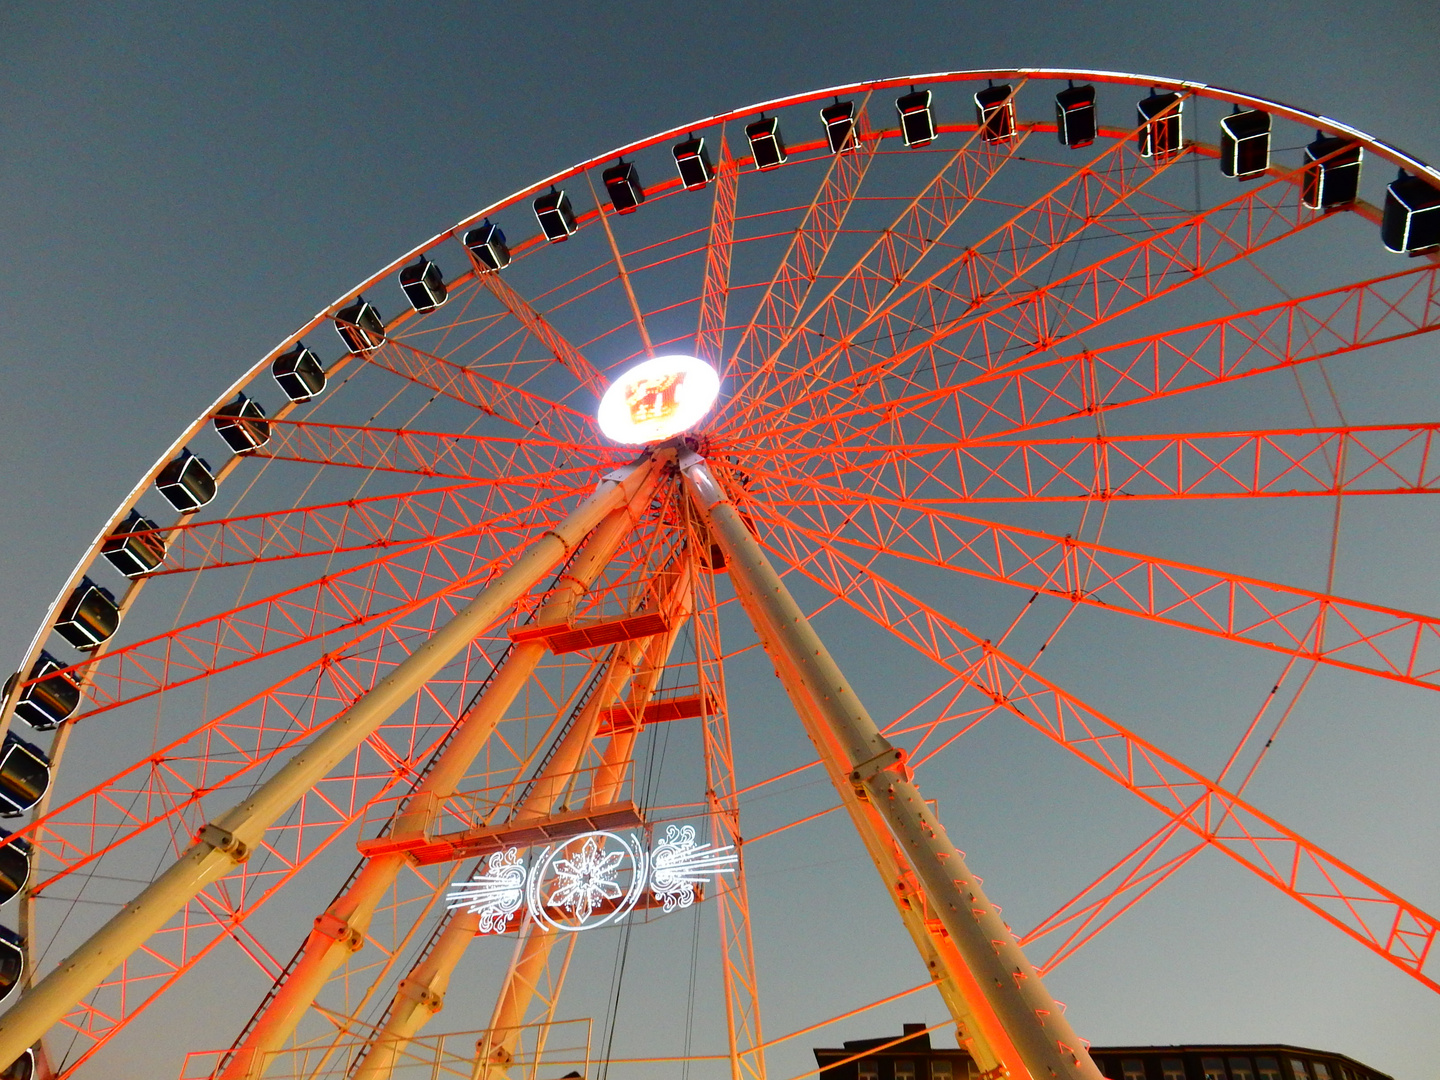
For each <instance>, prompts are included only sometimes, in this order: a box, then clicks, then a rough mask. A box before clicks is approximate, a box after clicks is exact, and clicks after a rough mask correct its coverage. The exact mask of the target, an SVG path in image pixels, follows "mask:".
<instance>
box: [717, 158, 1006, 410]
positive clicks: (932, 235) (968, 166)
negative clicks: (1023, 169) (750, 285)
mask: <svg viewBox="0 0 1440 1080" xmlns="http://www.w3.org/2000/svg"><path fill="white" fill-rule="evenodd" d="M1028 135H1029V132H1024V133H1022V134H1021V135H1020V136H1019V137H1018V138H1015V139H1011V140H1008V141H1007V142H1005V143H1003V144H996V143H987V142H984V141H983V140H981V139H980V137H979V133H978V132H976V133H975V134H972V135H971V137H970V138H969V139H968V140H966V142H965V145H964V146H962V147H961V148H960V149H959V150H957V151H956V152H955V153H954V154H953V155H951V156H950V157H949V158H947V159H946V160H945V162H944V163H943V164H942V165H941V166H940V169H939V171H938V172H937V174H936V175H935V177H934V178H933V179H932V180H931V181H930V182H929V183H928V184H926V186H925V187H924V188H923V189H922V190H921V192H920V194H919V195H917V196H916V197H915V198H914V199H913V200H911V202H910V203H909V205H908V206H906V208H905V209H904V210H903V211H901V213H900V214H899V216H898V217H897V218H896V219H895V221H894V222H893V223H892V224H891V225H890V227H889V228H887V229H884V230H882V231H881V233H880V235H879V237H878V238H877V239H876V240H875V241H874V242H873V243H872V244H871V245H870V247H869V248H868V249H867V250H866V252H865V253H864V254H863V255H862V256H861V257H860V258H859V259H858V260H857V261H856V263H855V265H854V266H852V267H851V268H850V269H849V270H848V271H847V272H846V273H845V274H843V275H842V276H841V277H840V279H839V280H838V281H836V283H835V285H834V286H832V287H831V289H830V291H829V292H828V293H827V294H826V295H825V296H824V297H822V298H821V300H820V301H819V302H818V303H817V304H816V305H815V306H814V308H813V309H812V310H811V311H810V312H809V313H808V314H806V315H805V316H804V318H803V319H797V320H796V321H795V322H794V323H792V324H791V326H790V327H789V328H788V329H787V330H786V331H785V332H784V333H783V334H781V335H780V336H779V337H778V339H776V340H774V341H773V342H772V343H771V345H770V350H769V353H768V355H766V356H765V357H764V359H763V361H762V363H761V364H760V366H759V367H758V368H757V369H756V370H755V371H754V372H753V373H751V374H750V375H749V377H748V378H747V379H746V380H745V383H744V385H743V386H742V387H741V389H740V391H739V392H738V393H735V394H733V395H732V396H731V399H730V400H731V402H732V403H739V402H742V401H745V400H748V398H749V397H750V396H751V395H752V394H758V395H760V396H768V395H770V394H773V392H774V390H773V389H771V388H773V387H776V386H785V387H790V388H791V389H792V390H793V386H791V383H790V379H791V378H792V377H794V376H793V375H792V373H794V374H796V375H798V376H799V383H800V385H802V386H804V387H805V388H808V385H809V383H810V381H812V380H813V378H815V377H818V376H817V375H814V374H811V375H810V376H809V377H808V378H807V377H806V374H805V373H810V372H816V371H819V370H823V369H824V368H825V367H827V366H828V364H827V360H828V355H833V351H834V345H833V344H832V343H833V342H835V341H846V340H850V339H852V338H853V337H854V336H855V335H856V334H858V333H860V332H861V331H862V330H863V329H864V328H865V327H866V326H868V325H869V323H870V322H871V321H872V319H873V318H874V316H875V315H876V313H877V312H880V311H883V310H888V308H889V307H890V306H891V305H892V301H893V300H894V299H895V297H896V295H897V294H898V293H900V292H901V291H902V290H903V288H904V287H905V286H906V285H907V283H908V281H909V277H910V275H911V274H912V273H914V272H915V270H916V268H917V267H918V266H919V264H920V262H921V261H922V260H923V259H924V258H925V256H926V255H928V254H929V253H930V252H931V251H932V250H933V249H934V248H935V246H936V245H937V244H939V243H940V241H941V240H942V238H943V237H944V236H945V234H946V233H947V232H949V230H950V229H951V227H952V226H954V224H955V223H956V222H957V221H958V220H959V219H960V217H961V215H963V214H964V213H965V211H966V210H967V209H968V208H969V207H970V206H971V205H972V204H973V203H974V202H975V200H976V199H977V198H979V196H980V194H981V193H982V192H983V191H984V190H985V188H986V186H987V185H988V184H989V183H990V181H991V180H993V179H994V178H995V176H996V174H997V173H998V172H999V171H1000V169H1001V167H1002V166H1004V165H1005V164H1006V163H1007V162H1008V161H1010V160H1011V158H1012V157H1014V156H1015V155H1016V154H1017V153H1018V152H1019V150H1020V148H1021V147H1022V146H1023V145H1024V142H1025V139H1026V138H1027V137H1028ZM794 343H798V344H797V349H796V356H795V357H794V358H793V359H791V360H789V361H784V360H782V358H781V354H782V353H783V352H784V350H785V349H787V348H788V347H789V346H790V345H791V344H794ZM722 415H723V413H722Z"/></svg>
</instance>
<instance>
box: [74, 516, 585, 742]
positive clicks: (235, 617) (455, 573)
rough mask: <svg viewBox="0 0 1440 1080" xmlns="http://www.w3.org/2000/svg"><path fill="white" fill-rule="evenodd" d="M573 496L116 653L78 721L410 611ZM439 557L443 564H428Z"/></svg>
mask: <svg viewBox="0 0 1440 1080" xmlns="http://www.w3.org/2000/svg"><path fill="white" fill-rule="evenodd" d="M567 495H568V493H556V494H554V495H553V496H552V497H551V498H550V499H548V500H545V501H543V502H537V503H535V504H532V505H529V506H522V507H521V508H520V509H517V510H509V509H507V510H505V511H503V512H501V513H498V514H494V515H492V516H490V517H489V518H484V519H481V520H478V521H470V522H468V523H466V524H465V525H463V526H462V527H461V528H460V529H457V530H455V532H453V533H451V534H448V535H441V536H435V537H427V538H425V539H423V540H420V541H416V542H412V543H411V544H409V545H407V546H404V547H399V548H396V549H394V550H391V551H387V552H385V553H384V554H383V555H381V556H380V557H378V558H375V559H371V560H368V561H366V562H363V563H360V564H358V565H356V566H352V567H347V568H345V569H343V570H340V571H338V572H336V573H332V574H327V575H326V576H324V577H321V578H318V579H316V580H314V581H310V582H305V583H303V584H300V585H295V586H292V587H291V588H288V589H285V590H282V591H281V592H278V593H275V594H272V595H270V596H266V597H261V598H258V599H256V600H253V601H250V602H249V603H246V604H243V605H241V606H239V607H236V608H232V609H230V610H228V611H224V612H220V613H217V614H215V615H211V616H208V617H206V618H203V619H199V620H196V621H195V622H192V623H188V624H186V625H184V626H180V627H177V628H175V629H174V630H170V631H167V632H166V633H163V634H158V635H155V636H153V637H150V638H145V639H143V640H141V641H137V642H133V643H131V644H128V645H124V646H122V647H120V648H116V649H112V650H111V651H110V652H108V653H106V655H105V656H104V657H102V658H101V660H100V661H99V662H98V663H96V664H94V665H89V666H88V670H89V673H90V691H89V693H90V697H91V700H92V701H94V703H95V705H94V706H93V707H91V708H88V709H85V710H84V711H82V712H80V713H78V714H77V715H76V717H75V718H74V719H73V720H71V721H69V722H71V723H74V722H77V721H79V720H83V719H85V718H86V717H89V716H91V715H94V714H96V713H101V712H106V711H109V710H111V709H114V708H117V707H119V706H121V705H125V704H129V703H132V702H135V701H138V700H141V699H142V698H145V697H149V696H151V695H152V694H156V693H160V692H161V691H164V690H168V689H173V688H176V687H179V686H183V685H185V684H187V683H190V682H193V681H195V680H196V679H202V678H207V677H209V676H211V675H213V674H215V673H217V672H219V671H224V670H230V669H234V668H236V667H239V666H241V665H243V664H247V663H251V662H253V661H255V660H257V659H260V658H264V657H273V656H276V655H278V654H279V653H281V652H284V651H286V650H289V649H292V648H295V647H297V646H300V645H304V644H307V643H309V642H312V641H316V640H320V639H323V638H325V637H327V636H329V635H331V634H334V633H336V632H338V631H340V630H342V629H344V628H346V627H351V626H355V627H359V626H364V625H366V624H367V623H370V622H374V621H375V620H377V619H385V618H389V617H390V616H391V615H392V613H394V612H396V611H400V610H407V609H408V608H409V607H411V606H413V605H414V604H416V603H418V602H422V601H423V600H424V599H425V598H426V597H427V595H429V594H430V591H431V590H433V589H434V588H435V587H436V586H437V585H438V586H440V587H441V588H446V587H453V585H454V582H455V581H456V580H458V579H461V578H465V577H467V576H470V575H473V574H474V573H475V572H476V568H477V565H479V566H488V565H489V564H490V563H491V562H492V561H493V560H496V559H504V558H505V557H506V555H507V554H508V553H509V552H511V551H512V550H513V549H514V547H515V545H518V544H522V543H523V542H524V540H525V538H526V537H528V536H529V535H530V534H532V533H533V532H534V531H535V530H536V529H539V528H543V527H544V526H545V525H546V524H548V523H549V522H550V521H551V520H557V519H558V516H559V515H560V514H561V513H563V510H564V500H565V498H566V496H567ZM450 549H453V551H452V550H450ZM436 552H439V554H440V555H441V556H442V557H441V558H436V559H429V558H427V556H429V555H432V554H435V553H436ZM412 556H413V559H411V560H410V561H406V559H407V557H412ZM412 562H413V563H414V565H412ZM86 667H87V665H85V664H84V663H83V662H82V663H80V664H76V665H74V670H77V671H78V670H79V669H81V668H86Z"/></svg>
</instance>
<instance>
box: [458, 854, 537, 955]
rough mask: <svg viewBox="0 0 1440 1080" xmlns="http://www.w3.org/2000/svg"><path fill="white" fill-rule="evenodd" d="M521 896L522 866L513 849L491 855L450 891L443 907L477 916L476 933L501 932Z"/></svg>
mask: <svg viewBox="0 0 1440 1080" xmlns="http://www.w3.org/2000/svg"><path fill="white" fill-rule="evenodd" d="M524 899H525V867H524V866H522V865H520V852H519V851H517V850H516V849H515V848H513V847H512V848H511V849H510V850H509V851H497V852H495V854H493V855H491V856H490V858H489V860H488V862H487V865H486V867H485V869H484V870H482V871H480V872H479V873H477V874H476V875H475V876H474V877H472V878H471V879H470V880H469V881H466V882H462V883H461V884H459V885H456V886H455V887H454V888H452V889H451V890H450V895H449V896H447V897H446V900H447V903H446V905H445V906H446V908H447V909H448V910H451V911H453V910H455V909H456V908H464V909H465V910H466V911H470V912H473V913H474V914H477V915H479V916H480V927H479V930H480V933H482V934H503V933H504V932H505V930H506V928H507V926H508V925H509V922H510V917H511V916H512V915H514V914H515V913H516V912H517V911H519V910H520V904H521V902H522V901H523V900H524Z"/></svg>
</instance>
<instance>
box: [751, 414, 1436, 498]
mask: <svg viewBox="0 0 1440 1080" xmlns="http://www.w3.org/2000/svg"><path fill="white" fill-rule="evenodd" d="M1437 431H1440V424H1394V425H1380V426H1374V427H1321V428H1293V429H1288V430H1287V429H1277V430H1274V431H1226V432H1200V433H1197V434H1193V435H1103V436H1096V437H1093V438H1074V439H1052V440H1048V441H1038V440H1037V441H1028V440H1018V439H1017V440H1008V439H1007V440H1002V439H990V440H985V441H979V442H969V441H964V442H952V443H949V444H946V443H942V442H933V443H932V442H925V441H923V436H920V435H918V434H917V436H916V438H917V441H915V442H907V443H897V444H891V445H888V446H871V447H865V448H863V449H857V450H855V451H851V452H848V453H846V454H845V455H844V457H843V459H842V462H841V463H840V464H841V465H842V467H841V468H832V467H829V466H831V465H832V464H836V463H834V462H833V461H824V463H823V465H822V466H821V467H820V468H818V469H816V472H817V473H818V475H817V476H815V477H813V478H812V477H807V476H798V477H797V476H785V477H777V478H776V479H775V481H774V482H775V484H776V486H777V488H779V490H773V491H770V492H767V494H766V498H767V499H768V501H770V502H772V503H774V504H776V505H783V506H796V507H800V506H808V505H815V504H817V503H831V502H832V501H833V503H834V505H836V506H843V505H846V504H854V503H856V502H869V501H871V500H878V501H879V502H880V503H882V504H885V505H889V506H893V507H904V508H908V509H911V510H915V511H918V512H928V511H929V510H931V509H932V508H937V507H938V508H944V507H947V506H954V505H955V504H956V503H1006V502H1057V501H1058V502H1066V501H1077V500H1078V501H1089V500H1092V499H1101V500H1106V499H1113V500H1116V501H1119V502H1124V501H1127V500H1136V501H1139V500H1153V499H1230V498H1280V497H1291V496H1298V497H1311V496H1317V495H1319V496H1333V495H1416V494H1430V493H1433V492H1435V491H1440V457H1437V456H1436V454H1435V450H1436V445H1435V439H1436V432H1437ZM816 456H817V458H821V459H822V460H823V459H824V458H825V457H827V456H828V457H830V458H832V459H833V458H834V457H836V456H838V455H833V454H832V455H823V454H818V453H817V454H816ZM852 476H853V477H855V478H857V479H859V480H860V481H861V482H862V483H863V484H864V485H866V486H865V490H864V491H863V492H861V491H856V490H851V489H849V488H847V487H845V486H844V480H845V479H846V478H847V477H852ZM787 489H788V490H787Z"/></svg>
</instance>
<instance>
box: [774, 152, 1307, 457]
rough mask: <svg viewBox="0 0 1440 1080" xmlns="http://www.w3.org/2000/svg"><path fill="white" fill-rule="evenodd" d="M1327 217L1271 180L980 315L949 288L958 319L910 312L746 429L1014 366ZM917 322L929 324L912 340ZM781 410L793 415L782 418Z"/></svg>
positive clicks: (785, 426)
mask: <svg viewBox="0 0 1440 1080" xmlns="http://www.w3.org/2000/svg"><path fill="white" fill-rule="evenodd" d="M1323 216H1324V215H1322V214H1320V213H1319V212H1317V211H1313V210H1311V209H1309V208H1307V207H1305V206H1304V205H1303V204H1302V203H1301V202H1300V199H1299V196H1298V188H1297V187H1296V185H1295V184H1294V183H1293V182H1292V181H1291V179H1290V178H1277V179H1273V180H1271V181H1269V182H1268V183H1266V184H1264V185H1263V186H1262V187H1260V188H1257V189H1254V190H1252V191H1249V192H1247V193H1246V194H1243V195H1239V196H1237V197H1235V198H1234V199H1231V200H1229V201H1228V202H1225V203H1221V204H1219V205H1218V206H1215V207H1213V208H1211V209H1209V210H1205V211H1202V212H1200V213H1198V214H1190V215H1187V216H1186V217H1185V218H1184V220H1182V221H1180V222H1178V223H1176V224H1174V225H1172V226H1170V227H1169V228H1166V229H1163V230H1161V231H1159V232H1155V233H1151V234H1150V235H1148V236H1146V237H1145V238H1144V239H1142V240H1140V241H1138V242H1136V243H1134V244H1131V245H1128V246H1126V247H1125V248H1123V249H1122V250H1120V251H1118V252H1116V253H1113V254H1111V255H1109V256H1105V257H1102V258H1100V259H1099V260H1097V261H1095V262H1093V263H1090V264H1089V265H1087V266H1085V267H1082V268H1080V269H1077V270H1075V271H1073V272H1072V273H1070V274H1067V275H1065V276H1062V277H1060V278H1057V279H1056V280H1055V281H1053V282H1051V283H1049V284H1047V285H1044V286H1039V287H1036V288H1031V289H1028V290H1024V291H1021V292H1019V293H1017V294H1016V295H1014V296H1012V297H1009V298H1007V299H1006V300H1005V301H1004V302H1003V303H1001V304H999V305H998V306H994V307H989V308H985V309H983V310H981V311H980V312H979V313H978V314H971V313H970V312H969V310H968V309H969V308H971V307H973V305H971V304H970V303H969V301H968V300H966V298H965V297H964V296H963V295H957V296H953V297H951V300H953V301H957V302H963V303H964V305H965V307H966V308H967V310H966V312H965V313H964V314H962V315H960V316H959V317H958V318H950V317H948V312H947V311H946V310H945V307H941V308H940V309H934V308H933V306H932V309H931V314H927V315H926V316H925V317H924V318H915V317H911V318H907V319H906V321H905V323H904V325H903V332H901V333H896V334H893V335H888V336H887V337H884V338H881V339H880V341H881V343H888V344H890V345H891V346H892V347H893V350H894V351H892V352H889V353H884V352H880V351H877V350H874V349H868V348H867V349H865V350H863V351H860V352H859V353H858V354H857V358H856V361H855V362H854V363H853V364H851V367H852V371H851V372H850V373H849V374H846V375H844V376H843V377H837V378H834V379H832V380H830V381H829V382H827V383H826V384H825V385H824V386H823V387H822V388H821V389H820V390H817V391H816V393H814V394H812V395H810V396H808V397H806V398H804V399H802V400H798V401H796V402H793V403H790V405H789V406H788V407H787V409H785V410H774V411H772V412H769V413H766V414H765V415H763V416H757V417H756V418H755V419H754V420H753V421H752V422H751V423H750V425H749V430H751V431H753V432H755V433H756V434H757V435H758V436H761V437H763V436H764V434H765V433H767V432H770V431H772V430H773V431H774V432H775V434H774V436H773V437H772V440H773V441H772V445H794V444H797V443H798V440H799V439H800V438H801V437H802V436H803V435H804V434H805V433H807V432H809V431H810V430H811V429H813V428H817V427H819V428H824V427H826V426H827V425H828V424H829V423H830V416H831V411H832V409H833V410H835V411H837V412H843V411H845V410H846V409H847V408H853V407H854V405H855V402H856V398H857V396H858V397H861V398H862V399H863V400H870V401H873V402H874V403H875V404H876V405H878V406H881V407H883V405H884V403H885V402H886V401H888V400H889V399H890V398H892V397H906V396H918V395H921V394H925V393H930V392H935V391H939V390H943V389H945V388H946V387H949V386H951V385H953V384H954V383H956V382H958V381H964V380H967V379H970V378H974V377H977V376H992V377H993V376H995V375H998V374H1001V373H1003V372H1006V371H1008V370H1010V369H1013V368H1017V367H1020V366H1022V365H1023V364H1024V363H1025V362H1026V361H1027V360H1030V359H1031V358H1033V357H1035V356H1037V355H1040V354H1042V353H1044V352H1047V351H1050V350H1053V349H1056V348H1060V347H1063V346H1064V345H1065V344H1066V343H1067V342H1071V341H1073V340H1075V339H1077V338H1078V337H1079V335H1080V334H1081V333H1084V332H1089V331H1093V330H1095V329H1096V328H1097V327H1100V326H1104V325H1106V324H1108V323H1111V322H1113V321H1115V320H1116V319H1118V318H1120V317H1122V316H1124V315H1127V314H1130V313H1131V312H1133V311H1136V310H1138V309H1140V308H1142V307H1144V306H1145V305H1147V304H1150V303H1152V302H1154V301H1155V300H1157V299H1158V298H1159V297H1161V296H1164V295H1167V294H1170V293H1173V292H1175V291H1177V290H1179V289H1182V288H1184V287H1185V286H1186V285H1188V284H1191V283H1192V282H1195V281H1202V280H1205V279H1207V278H1208V277H1210V276H1211V275H1213V274H1214V273H1215V272H1216V271H1218V270H1221V269H1224V268H1226V267H1229V266H1233V265H1235V264H1237V263H1243V262H1244V261H1245V260H1247V259H1249V258H1250V257H1251V256H1253V255H1255V254H1257V253H1258V252H1260V251H1263V250H1265V249H1266V248H1269V247H1272V246H1274V245H1275V244H1278V243H1280V242H1282V241H1284V240H1286V239H1289V238H1291V237H1293V236H1295V235H1297V234H1299V233H1301V232H1303V231H1304V230H1306V229H1308V228H1310V227H1311V226H1312V225H1314V224H1315V223H1316V222H1318V221H1320V220H1322V219H1323ZM946 306H948V302H947V305H946ZM917 323H918V324H919V325H922V326H929V327H931V328H932V329H929V330H926V331H924V332H922V333H921V334H920V335H919V340H918V341H914V342H911V341H910V337H911V335H912V332H913V330H914V328H915V325H916V324H917ZM786 413H790V414H793V415H794V416H795V417H797V419H791V420H789V421H788V422H786V418H785V417H786Z"/></svg>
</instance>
